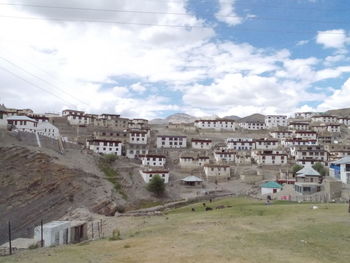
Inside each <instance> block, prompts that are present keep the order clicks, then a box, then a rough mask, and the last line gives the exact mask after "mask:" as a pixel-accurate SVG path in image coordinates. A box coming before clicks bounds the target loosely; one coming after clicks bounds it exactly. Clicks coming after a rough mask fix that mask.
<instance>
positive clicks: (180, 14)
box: [0, 3, 349, 24]
mask: <svg viewBox="0 0 350 263" xmlns="http://www.w3.org/2000/svg"><path fill="white" fill-rule="evenodd" d="M0 5H9V6H26V7H35V8H46V9H63V10H78V11H94V12H95V11H96V12H110V13H136V14H155V15H178V16H193V15H192V14H187V13H174V12H159V11H140V10H121V9H97V8H85V7H68V6H48V5H34V4H17V3H0ZM215 16H216V17H222V18H244V17H242V16H238V15H215ZM249 19H254V20H270V21H288V22H302V23H320V24H347V23H349V22H347V21H321V20H308V19H290V18H278V17H261V16H256V17H249Z"/></svg>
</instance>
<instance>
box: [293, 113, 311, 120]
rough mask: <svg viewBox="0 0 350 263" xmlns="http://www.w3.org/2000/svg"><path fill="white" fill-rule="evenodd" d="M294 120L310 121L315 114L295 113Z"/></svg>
mask: <svg viewBox="0 0 350 263" xmlns="http://www.w3.org/2000/svg"><path fill="white" fill-rule="evenodd" d="M294 115H295V118H296V119H308V120H309V119H311V118H312V116H314V115H315V112H296V113H295V114H294Z"/></svg>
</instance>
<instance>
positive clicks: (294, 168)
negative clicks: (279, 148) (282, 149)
mask: <svg viewBox="0 0 350 263" xmlns="http://www.w3.org/2000/svg"><path fill="white" fill-rule="evenodd" d="M301 169H303V166H302V165H299V164H294V165H293V167H292V173H293V175H294V176H295V175H296V174H297V172H298V171H300V170H301Z"/></svg>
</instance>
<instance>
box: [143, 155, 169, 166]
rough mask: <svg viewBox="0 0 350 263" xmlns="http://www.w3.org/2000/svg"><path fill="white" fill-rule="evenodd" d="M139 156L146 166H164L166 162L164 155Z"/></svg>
mask: <svg viewBox="0 0 350 263" xmlns="http://www.w3.org/2000/svg"><path fill="white" fill-rule="evenodd" d="M139 158H140V159H141V162H142V165H144V166H164V165H165V162H166V157H165V156H164V155H156V154H146V155H139Z"/></svg>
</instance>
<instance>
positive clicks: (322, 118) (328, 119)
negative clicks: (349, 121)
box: [311, 115, 338, 123]
mask: <svg viewBox="0 0 350 263" xmlns="http://www.w3.org/2000/svg"><path fill="white" fill-rule="evenodd" d="M311 120H312V121H314V122H321V123H336V122H337V121H338V119H337V117H336V116H333V115H315V116H313V117H312V118H311Z"/></svg>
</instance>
